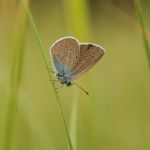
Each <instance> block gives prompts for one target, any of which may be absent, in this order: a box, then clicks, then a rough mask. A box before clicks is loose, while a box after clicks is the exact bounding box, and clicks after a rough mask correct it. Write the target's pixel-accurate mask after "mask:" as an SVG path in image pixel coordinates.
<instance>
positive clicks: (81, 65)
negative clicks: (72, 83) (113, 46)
mask: <svg viewBox="0 0 150 150" xmlns="http://www.w3.org/2000/svg"><path fill="white" fill-rule="evenodd" d="M103 55H104V49H103V48H102V47H100V46H98V45H95V44H88V43H81V44H80V59H79V61H78V65H77V68H76V71H75V72H74V73H73V74H72V75H71V77H70V78H71V79H72V80H74V79H76V78H78V77H80V76H81V75H82V74H83V73H85V72H86V71H88V70H89V69H90V68H91V67H92V66H93V65H95V64H96V63H97V62H98V61H99V60H100V59H101V57H102V56H103Z"/></svg>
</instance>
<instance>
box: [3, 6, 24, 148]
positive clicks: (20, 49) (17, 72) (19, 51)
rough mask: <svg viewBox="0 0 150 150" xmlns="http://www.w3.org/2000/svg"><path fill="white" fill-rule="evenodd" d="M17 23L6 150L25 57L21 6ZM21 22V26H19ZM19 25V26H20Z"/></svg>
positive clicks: (7, 115)
mask: <svg viewBox="0 0 150 150" xmlns="http://www.w3.org/2000/svg"><path fill="white" fill-rule="evenodd" d="M17 15H19V16H17V22H16V28H15V30H16V31H18V32H17V34H16V33H15V34H14V35H15V36H14V37H15V38H14V37H13V38H14V41H13V43H14V56H13V62H12V68H11V70H12V71H11V79H10V80H11V81H10V95H9V101H8V111H7V114H6V127H5V137H4V145H3V146H4V150H10V149H11V140H12V131H13V126H14V122H15V114H16V109H17V96H18V93H19V85H20V79H21V72H22V65H23V55H24V42H25V33H26V12H25V11H24V10H23V9H22V5H21V6H20V5H19V11H18V12H17ZM19 22H20V24H19ZM18 25H19V26H18Z"/></svg>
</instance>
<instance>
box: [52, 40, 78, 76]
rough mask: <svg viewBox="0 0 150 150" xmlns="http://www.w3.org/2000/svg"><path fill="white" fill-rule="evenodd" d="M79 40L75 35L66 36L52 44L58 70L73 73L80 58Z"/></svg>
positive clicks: (53, 57)
mask: <svg viewBox="0 0 150 150" xmlns="http://www.w3.org/2000/svg"><path fill="white" fill-rule="evenodd" d="M79 49H80V46H79V42H78V41H77V40H76V39H75V38H73V37H65V38H62V39H60V40H58V41H56V42H55V43H54V44H53V45H52V46H51V56H52V60H53V64H54V68H55V70H56V72H58V73H60V74H64V75H66V76H67V75H68V76H69V74H72V73H73V71H74V70H75V68H76V67H77V63H78V59H79V53H80V52H79Z"/></svg>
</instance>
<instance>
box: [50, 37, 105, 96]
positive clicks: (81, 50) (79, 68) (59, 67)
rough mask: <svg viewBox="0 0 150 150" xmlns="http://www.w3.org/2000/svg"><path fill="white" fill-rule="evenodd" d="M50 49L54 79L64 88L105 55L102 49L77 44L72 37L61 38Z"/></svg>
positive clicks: (87, 44)
mask: <svg viewBox="0 0 150 150" xmlns="http://www.w3.org/2000/svg"><path fill="white" fill-rule="evenodd" d="M50 49H51V50H50V53H51V57H52V63H53V66H54V69H55V71H56V78H57V79H58V81H59V82H60V83H61V84H62V85H64V84H65V85H66V86H71V85H72V80H75V79H77V78H78V77H80V76H81V75H82V74H84V73H85V72H86V71H88V70H89V69H90V68H91V67H92V66H94V65H95V64H96V63H97V62H98V61H99V60H100V59H101V57H102V56H103V55H104V53H105V50H104V49H103V48H102V47H100V46H98V45H96V44H93V43H79V42H78V40H77V39H76V38H74V37H64V38H61V39H59V40H57V41H56V42H55V43H54V44H53V45H52V46H51V48H50ZM74 84H75V83H74ZM76 85H77V84H76ZM77 86H78V87H80V86H79V85H77ZM80 88H81V89H82V90H84V89H83V88H82V87H80ZM84 91H85V90H84ZM85 92H86V94H88V92H87V91H85Z"/></svg>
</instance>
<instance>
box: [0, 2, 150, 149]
mask: <svg viewBox="0 0 150 150" xmlns="http://www.w3.org/2000/svg"><path fill="white" fill-rule="evenodd" d="M141 4H142V8H143V16H144V18H143V19H144V21H145V25H146V32H147V35H148V40H149V42H150V19H149V17H150V1H149V0H143V1H141ZM21 9H23V7H22V3H21V1H17V0H9V1H8V0H0V43H1V44H0V150H1V149H2V150H3V143H4V136H5V132H4V131H5V124H6V112H7V109H8V100H9V96H10V92H11V91H10V89H11V88H10V81H11V78H12V70H11V68H12V62H14V61H15V59H16V60H17V58H14V53H15V49H18V48H20V47H21V46H20V44H21V42H22V44H23V45H22V47H21V49H22V50H23V49H24V53H23V57H21V59H22V66H21V78H20V86H19V89H18V99H17V106H18V107H17V113H16V116H15V120H14V121H13V122H14V126H13V134H12V138H11V139H12V140H11V150H60V149H61V150H66V149H67V148H68V145H67V140H66V137H65V132H64V127H63V124H62V120H61V118H60V113H59V109H58V107H57V104H56V101H55V100H54V99H55V96H54V93H53V90H52V87H51V84H50V81H49V80H48V75H47V73H46V71H45V68H44V65H43V62H42V59H41V56H40V53H39V50H38V48H37V46H36V43H35V39H34V36H33V33H32V31H31V27H30V26H29V24H28V23H27V24H26V21H25V19H27V18H25V17H26V16H25V15H24V14H21V13H20V12H22V11H21ZM30 9H31V12H32V14H33V18H34V20H35V23H36V25H37V28H38V30H39V33H40V36H41V39H42V42H43V45H44V48H45V54H46V59H47V60H48V62H49V65H50V66H52V65H51V60H50V56H49V47H50V45H51V44H52V43H53V42H54V41H55V40H57V39H58V38H60V37H62V36H67V35H71V36H75V37H76V38H77V39H79V41H80V42H93V43H96V44H99V45H101V46H102V47H104V48H105V50H106V54H105V56H104V57H103V58H102V59H101V61H100V62H99V63H98V64H97V65H95V66H94V67H93V68H92V69H91V70H90V71H88V72H87V73H86V74H85V75H83V76H82V77H81V78H79V79H78V80H76V81H75V82H76V83H78V84H80V85H81V86H82V87H84V88H85V89H86V90H88V91H89V93H90V96H89V97H88V96H86V95H85V94H84V93H83V92H82V91H80V90H79V89H78V88H77V87H74V86H73V87H70V88H63V89H60V90H59V91H58V94H59V97H60V99H61V104H62V106H63V110H64V113H65V118H66V121H67V123H68V126H69V127H70V130H71V138H72V141H73V144H74V147H75V150H148V149H150V142H149V139H150V128H149V127H150V118H149V114H150V92H149V89H150V72H149V68H148V63H147V57H146V54H145V50H144V45H143V41H142V33H141V28H140V25H139V22H138V19H137V16H136V11H135V8H134V2H133V1H131V0H45V1H40V0H38V1H37V0H34V1H33V0H31V1H30ZM25 24H26V25H27V26H26V25H25ZM23 33H24V34H23ZM22 36H23V37H22ZM19 37H22V40H19V39H20V38H19ZM17 57H19V56H17ZM53 78H55V76H53ZM57 86H59V84H57Z"/></svg>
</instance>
